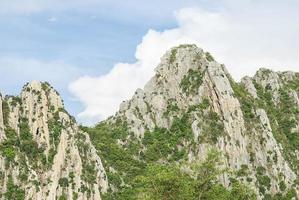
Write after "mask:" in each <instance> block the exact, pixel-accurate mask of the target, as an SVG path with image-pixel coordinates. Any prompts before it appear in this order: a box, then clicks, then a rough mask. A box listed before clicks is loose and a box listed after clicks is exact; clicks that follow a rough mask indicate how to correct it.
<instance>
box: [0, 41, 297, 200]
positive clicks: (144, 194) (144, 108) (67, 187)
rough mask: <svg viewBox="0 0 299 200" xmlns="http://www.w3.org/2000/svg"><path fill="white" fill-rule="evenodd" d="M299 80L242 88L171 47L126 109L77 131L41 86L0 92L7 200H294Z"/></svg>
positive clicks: (257, 80) (0, 195) (288, 77)
mask: <svg viewBox="0 0 299 200" xmlns="http://www.w3.org/2000/svg"><path fill="white" fill-rule="evenodd" d="M298 160H299V74H298V73H294V72H273V71H271V70H268V69H260V70H259V71H258V72H257V73H256V75H255V76H254V77H244V78H243V79H242V81H241V82H240V83H236V82H235V81H234V80H233V79H232V78H231V76H230V75H229V73H228V72H227V70H226V68H225V66H224V65H222V64H219V63H217V62H216V61H215V60H214V58H213V57H212V55H210V54H209V53H208V52H204V51H203V50H202V49H200V48H198V47H197V46H195V45H180V46H178V47H174V48H172V49H171V50H169V51H168V52H166V54H165V55H164V56H163V57H162V58H161V62H160V64H159V65H158V66H157V68H156V75H155V76H154V77H153V78H152V79H151V80H149V82H148V83H147V84H146V86H145V87H144V89H137V90H136V92H135V94H134V96H133V97H132V98H131V99H130V100H128V101H125V102H123V103H122V104H121V105H120V109H119V111H118V112H117V113H116V114H115V115H114V116H111V117H110V118H109V119H107V120H105V121H102V122H100V123H99V124H97V125H96V126H94V127H82V126H78V125H77V124H76V122H75V120H74V119H73V118H72V117H71V116H70V115H69V114H68V113H67V112H66V111H65V110H64V108H63V102H62V100H61V98H60V96H59V95H58V93H57V92H56V91H55V90H54V89H53V88H52V87H51V86H50V85H49V84H47V83H40V82H36V81H33V82H31V83H29V84H27V85H25V86H24V88H23V90H22V92H21V94H20V96H17V97H13V96H6V97H2V96H1V97H0V199H3V200H4V199H5V200H6V199H17V200H23V199H26V200H29V199H32V200H40V199H47V200H56V199H58V200H65V199H78V200H79V199H80V200H81V199H83V200H85V199H86V200H87V199H93V200H98V199H104V200H108V199H111V200H112V199H113V200H114V199H119V200H123V199H128V200H131V199H140V200H141V199H142V200H147V199H148V200H153V199H157V200H158V199H165V200H177V199H180V200H181V199H184V200H193V199H209V200H211V199H212V200H254V199H258V200H260V199H265V200H270V199H274V200H294V199H298V195H299V179H298V174H299V161H298Z"/></svg>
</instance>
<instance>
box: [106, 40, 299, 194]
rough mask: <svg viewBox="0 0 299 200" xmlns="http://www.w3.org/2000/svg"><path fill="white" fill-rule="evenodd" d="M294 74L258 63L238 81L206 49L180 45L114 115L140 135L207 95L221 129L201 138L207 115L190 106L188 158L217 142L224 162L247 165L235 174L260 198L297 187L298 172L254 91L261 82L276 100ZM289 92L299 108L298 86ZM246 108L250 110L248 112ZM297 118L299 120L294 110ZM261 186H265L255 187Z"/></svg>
mask: <svg viewBox="0 0 299 200" xmlns="http://www.w3.org/2000/svg"><path fill="white" fill-rule="evenodd" d="M296 76H298V74H297V75H296V74H295V73H291V72H284V73H276V72H273V71H271V70H267V69H260V70H259V71H258V72H257V73H256V75H255V76H254V77H253V78H250V77H244V78H243V79H242V82H241V83H240V84H238V83H235V82H234V81H233V80H232V79H231V77H230V75H229V74H228V73H227V70H226V69H225V66H224V65H221V64H219V63H217V62H216V61H215V60H214V59H213V58H212V57H211V55H210V54H209V53H206V52H204V51H203V50H202V49H200V48H197V47H196V46H195V45H181V46H179V47H175V48H172V49H171V50H170V51H168V52H167V53H166V54H165V55H164V56H163V57H162V59H161V63H160V64H159V65H158V67H157V68H156V75H155V76H154V77H153V78H152V79H151V80H150V81H149V82H148V83H147V84H146V86H145V87H144V89H143V90H141V89H138V90H137V91H136V93H135V95H134V96H133V97H132V99H131V100H129V101H126V102H124V103H123V104H122V105H121V106H120V111H119V112H118V113H117V114H116V116H115V118H119V117H120V118H122V119H124V120H126V121H127V123H128V125H129V127H130V130H131V131H132V132H133V133H134V134H135V135H136V136H137V137H143V134H144V132H145V131H146V130H153V129H154V128H155V127H163V128H169V127H170V126H171V124H172V121H173V119H174V117H180V116H183V115H184V113H186V112H187V110H188V108H190V107H192V106H198V105H199V104H201V102H203V101H204V100H208V102H209V104H210V108H211V110H212V112H215V113H217V115H218V117H219V119H220V120H221V123H222V124H223V127H224V129H223V132H224V134H223V135H222V136H219V137H218V138H217V142H216V143H215V144H212V143H209V142H206V141H201V140H200V139H199V138H200V136H201V135H203V128H202V127H204V124H205V123H206V119H205V118H203V117H202V113H200V112H199V113H198V112H197V113H196V112H194V113H193V114H194V115H193V121H192V123H191V124H190V126H191V127H192V130H193V134H194V141H195V142H196V145H197V147H196V149H195V150H188V151H189V154H188V155H189V157H188V159H189V161H192V160H198V159H199V160H200V159H203V157H204V156H203V155H205V154H206V152H207V151H208V149H210V148H217V149H219V150H220V151H221V152H222V153H223V154H224V155H225V157H226V162H225V165H226V166H227V167H228V168H230V169H233V170H236V171H238V170H241V169H243V168H246V170H247V175H246V177H247V178H246V177H241V176H240V177H237V179H240V180H241V181H244V182H246V183H247V184H250V185H251V186H252V188H254V189H255V190H256V192H257V194H258V197H259V199H262V198H263V196H264V195H266V194H270V195H274V194H277V193H284V191H282V190H281V189H280V185H281V184H282V182H283V184H285V185H286V187H287V188H291V189H295V190H296V191H297V192H298V186H296V185H295V181H296V179H297V178H298V174H297V172H296V171H295V169H294V168H292V167H291V166H290V162H288V161H287V160H286V158H285V156H284V155H285V152H284V149H283V146H282V144H280V142H279V141H277V138H276V137H275V136H274V135H277V134H275V133H273V128H272V125H273V123H274V121H271V122H270V120H269V117H268V113H267V112H266V111H265V110H264V109H262V108H261V107H260V106H259V105H258V102H259V101H263V100H261V99H260V97H259V96H258V89H259V90H260V88H262V89H263V90H269V91H271V101H273V104H274V105H276V106H278V105H280V104H281V98H282V97H281V89H282V88H284V86H285V82H287V81H294V80H295V82H296V81H297V82H296V83H297V84H298V85H299V79H295V77H296ZM256 86H259V87H260V88H256ZM242 95H243V96H244V95H245V96H244V97H243V96H242ZM290 96H291V97H292V98H293V99H294V101H295V102H296V105H297V108H295V107H294V109H298V91H295V90H292V92H291V93H290ZM246 99H250V102H251V103H252V105H250V109H249V110H248V109H247V108H245V106H249V105H247V104H246V102H245V101H246ZM248 112H250V113H251V114H250V115H249V117H248V116H247V114H248ZM115 118H111V119H110V121H113V120H114V119H115ZM296 118H297V120H298V115H297V117H296ZM275 123H277V122H275ZM296 123H297V125H298V123H299V122H298V121H297V122H296ZM190 142H192V141H190ZM260 171H262V172H263V175H261V174H260ZM261 176H263V178H265V177H266V178H269V179H270V183H269V186H268V185H267V186H263V185H262V182H261ZM221 182H222V183H223V184H224V185H226V186H228V185H229V182H230V181H229V176H225V177H221ZM261 187H264V188H265V191H263V192H261V191H259V188H261Z"/></svg>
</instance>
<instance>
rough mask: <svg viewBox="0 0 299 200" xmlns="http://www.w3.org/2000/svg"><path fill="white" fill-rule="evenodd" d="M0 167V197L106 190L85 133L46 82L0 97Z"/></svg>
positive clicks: (92, 194)
mask: <svg viewBox="0 0 299 200" xmlns="http://www.w3.org/2000/svg"><path fill="white" fill-rule="evenodd" d="M0 172H1V173H0V175H1V176H0V194H2V195H0V199H5V200H6V199H15V198H14V195H17V196H20V197H22V198H21V199H35V200H39V199H45V200H54V199H87V198H88V199H94V200H98V199H101V197H100V192H105V191H106V190H107V178H106V174H105V170H104V168H103V166H102V162H101V159H100V157H99V155H98V153H97V151H96V149H95V148H94V146H93V145H92V144H91V141H90V139H89V136H88V135H87V134H86V133H84V132H83V131H81V130H80V129H79V127H78V125H77V124H76V122H75V120H74V119H73V117H72V116H70V115H69V114H68V113H67V112H66V111H65V110H64V106H63V101H62V99H61V97H60V95H59V94H58V92H57V91H56V90H55V89H54V88H53V87H51V86H50V84H48V83H47V82H39V81H32V82H30V83H27V84H26V85H25V86H24V87H23V89H22V91H21V94H20V96H6V97H5V98H4V99H2V98H0ZM13 188H17V189H13ZM81 188H83V189H82V190H81ZM85 191H88V192H85Z"/></svg>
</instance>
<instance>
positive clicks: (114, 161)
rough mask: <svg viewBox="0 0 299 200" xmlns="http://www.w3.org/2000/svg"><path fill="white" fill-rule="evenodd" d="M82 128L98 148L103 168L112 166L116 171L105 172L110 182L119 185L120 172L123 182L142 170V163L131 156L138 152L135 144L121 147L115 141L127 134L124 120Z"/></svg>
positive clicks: (122, 138) (123, 138)
mask: <svg viewBox="0 0 299 200" xmlns="http://www.w3.org/2000/svg"><path fill="white" fill-rule="evenodd" d="M83 129H84V130H85V131H87V132H88V133H89V135H90V138H91V141H92V142H93V144H94V145H95V147H96V148H97V149H98V150H99V152H100V154H101V156H102V158H103V160H104V163H103V164H104V167H105V169H109V167H112V168H113V169H115V170H116V171H117V173H116V174H114V173H111V172H109V171H108V172H107V173H108V181H109V182H110V184H112V185H114V186H116V187H120V181H119V178H118V177H119V176H120V174H122V178H123V179H124V181H125V182H130V181H131V180H132V179H133V178H134V177H135V176H136V175H137V174H139V173H140V172H141V171H142V170H143V168H144V163H142V162H140V161H138V160H136V159H134V158H133V155H136V154H138V152H136V149H137V148H136V146H135V145H128V146H124V147H122V146H120V145H119V144H118V143H117V141H118V139H120V140H125V138H126V137H127V136H128V134H129V131H128V128H127V125H126V123H125V122H122V121H120V120H117V122H116V123H115V124H114V125H113V124H107V123H104V122H103V123H100V124H98V125H97V126H95V127H94V128H83ZM135 139H136V138H135ZM136 145H137V144H136ZM109 179H110V180H109Z"/></svg>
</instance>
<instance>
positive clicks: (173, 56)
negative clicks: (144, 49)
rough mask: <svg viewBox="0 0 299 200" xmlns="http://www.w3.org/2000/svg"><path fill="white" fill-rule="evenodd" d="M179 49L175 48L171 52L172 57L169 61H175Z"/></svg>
mask: <svg viewBox="0 0 299 200" xmlns="http://www.w3.org/2000/svg"><path fill="white" fill-rule="evenodd" d="M177 51H178V49H177V48H173V49H172V50H171V52H170V59H169V62H170V64H172V63H174V61H175V59H176V53H177Z"/></svg>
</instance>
